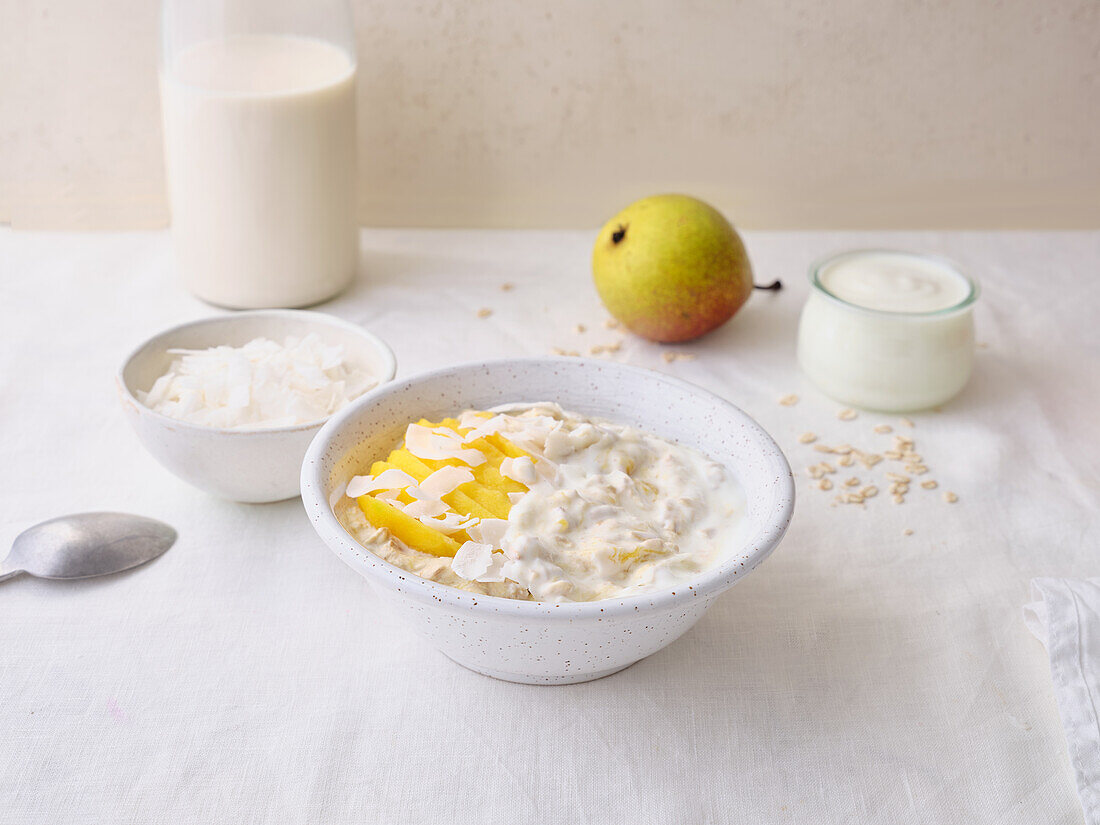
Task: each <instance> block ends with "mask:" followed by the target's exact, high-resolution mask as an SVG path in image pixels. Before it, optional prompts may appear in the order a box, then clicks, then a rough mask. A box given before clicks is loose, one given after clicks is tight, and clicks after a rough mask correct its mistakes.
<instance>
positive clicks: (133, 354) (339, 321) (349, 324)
mask: <svg viewBox="0 0 1100 825" xmlns="http://www.w3.org/2000/svg"><path fill="white" fill-rule="evenodd" d="M257 317H266V318H294V319H300V320H303V321H308V322H312V323H316V324H318V325H320V326H329V327H336V328H339V329H343V330H345V331H347V332H351V333H353V334H355V335H358V336H359V337H360V338H362V339H363V340H364V341H366V342H367V343H368V344H369V345H370V346H372V347H373V348H374V349H375V350H376V351H377V352H378V354H379V355H380V356H381V361H382V363H383V365H384V368H383V370H382V373H381V374H380V375H379V376H378V383H377V384H376V385H375V386H374V387H371V389H369V390H367V392H366V393H363V395H366V394H367V393H370V392H374V390H376V389H378V388H380V387H383V386H385V385H386V384H388V383H389V382H390V381H392V380H393V377H394V375H396V374H397V358H396V357H395V356H394V354H393V349H392V348H391V347H390V345H389V344H387V343H386V342H385V341H383V340H382V339H381V338H379V337H378V336H377V335H375V334H374V333H373V332H370V331H369V330H367V329H366V328H364V327H361V326H360V325H359V324H356V323H355V322H353V321H348V320H345V319H343V318H339V317H337V316H335V315H329V314H328V313H327V312H317V311H315V310H308V309H250V310H243V311H237V312H227V313H225V314H224V315H207V316H205V317H203V318H196V319H194V320H192V321H185V322H184V323H182V324H176V325H175V326H172V327H167V328H165V329H162V330H161V331H160V332H157V333H154V334H153V335H150V336H149V337H148V338H146V339H145V340H144V341H142V342H141V343H140V344H138V345H137V346H136V347H134V348H133V349H132V350H130V352H129V354H128V355H127V356H126V357H125V358H124V359H123V361H122V365H121V366H120V367H119V368H118V371H117V372H116V373H115V383H116V384H117V386H118V390H119V392H120V393H121V394H122V396H123V399H124V400H126V401H130V402H133V404H134V406H135V407H136V408H137V410H138V412H139V414H142V415H148V416H150V417H151V418H153V419H154V420H156V421H160V422H161V423H162V424H165V425H168V426H171V427H175V428H179V429H183V430H191V431H195V432H203V433H224V434H226V435H251V434H276V433H294V432H303V431H305V430H314V429H320V427H321V426H323V425H324V424H325V422H327V421H328V420H329V419H331V418H332V415H328V416H325V417H324V418H317V419H314V420H313V421H307V422H305V423H302V424H290V425H288V426H284V427H255V426H253V427H209V426H206V425H204V424H195V423H192V422H190V421H184V420H183V419H180V418H172V417H171V416H167V415H164V414H163V413H159V412H157V411H156V410H154V409H152V408H151V407H148V406H146V405H145V404H144V403H142V401H141V400H140V399H139V398H138V397H137V394H136V393H135V392H134V390H133V389H132V388H131V387H130V385H129V384H128V383H127V381H126V378H125V375H126V370H127V368H129V366H130V364H131V363H133V361H134V359H136V358H137V357H138V356H139V355H141V354H142V353H143V352H145V350H147V349H148V348H149V347H150V346H152V345H153V344H154V343H155V342H156V341H157V340H159V339H161V338H165V337H167V336H170V335H174V334H176V333H180V332H184V331H185V330H189V329H193V328H195V327H203V326H207V325H208V324H211V323H215V322H224V321H228V322H230V323H232V322H233V321H235V320H237V319H243V318H257ZM360 398H362V396H360ZM358 400H359V399H358V398H354V399H352V401H351V402H349V404H348V406H350V405H351V404H352V403H355V402H356V401H358ZM337 412H339V410H338V411H337ZM333 415H335V413H334V414H333Z"/></svg>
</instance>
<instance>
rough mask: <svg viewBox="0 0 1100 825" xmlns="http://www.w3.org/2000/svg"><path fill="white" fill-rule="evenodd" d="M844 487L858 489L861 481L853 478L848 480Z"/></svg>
mask: <svg viewBox="0 0 1100 825" xmlns="http://www.w3.org/2000/svg"><path fill="white" fill-rule="evenodd" d="M844 486H845V487H858V486H859V479H858V478H856V477H855V476H852V477H851V478H849V479H847V480H846V481H845V482H844Z"/></svg>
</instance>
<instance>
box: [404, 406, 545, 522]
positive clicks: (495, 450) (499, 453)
mask: <svg viewBox="0 0 1100 825" xmlns="http://www.w3.org/2000/svg"><path fill="white" fill-rule="evenodd" d="M418 423H419V424H421V425H423V426H425V427H447V428H448V429H451V430H454V431H455V432H457V433H458V434H459V435H465V434H466V433H468V432H470V428H469V427H459V425H458V420H457V419H455V418H444V419H443V420H442V421H441V422H439V423H438V424H433V423H432V422H430V421H427V420H425V419H423V418H422V419H420V421H419V422H418ZM466 446H467V447H473V448H474V449H475V450H479V451H480V452H481V454H482V455H484V456H485V459H486V462H485V463H484V464H482V465H480V466H478V467H471V468H470V469H471V471H472V472H473V474H474V478H475V479H476V480H477V481H478V482H480V483H481V484H483V485H485V486H486V487H489V488H490V489H493V490H500V491H502V492H504V493H526V492H527V486H526V485H525V484H521V483H520V482H518V481H515V480H513V479H510V478H506V477H505V476H503V475H501V473H500V463H501V462H502V461H503V460H504V459H505V458H508V456H507V455H506V454H505V453H504V451H503V450H501V449H500V448H499V447H497V446H496V445H495V444H493V443H492V442H491V441H489V440H487V439H485V438H478V439H476V440H474V441H469V442H467V443H466ZM517 449H518V448H517ZM520 453H521V454H523V455H526V453H524V452H523V451H522V450H520ZM446 463H448V464H454V465H458V466H461V462H459V461H458V460H451V461H448V462H446ZM509 504H510V502H509Z"/></svg>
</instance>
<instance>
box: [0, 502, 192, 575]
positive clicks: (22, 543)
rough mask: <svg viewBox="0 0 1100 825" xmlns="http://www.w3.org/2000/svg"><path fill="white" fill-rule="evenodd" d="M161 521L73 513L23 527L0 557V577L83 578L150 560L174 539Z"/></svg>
mask: <svg viewBox="0 0 1100 825" xmlns="http://www.w3.org/2000/svg"><path fill="white" fill-rule="evenodd" d="M176 535H177V534H176V531H175V530H174V529H172V528H171V527H169V526H168V525H167V524H165V523H164V522H161V521H156V520H155V519H151V518H145V517H144V516H134V515H130V514H129V513H76V514H74V515H70V516H61V517H59V518H54V519H50V520H49V521H44V522H42V523H41V524H36V525H35V526H34V527H30V528H28V529H27V530H24V531H23V532H22V533H20V534H19V535H18V536H16V538H15V541H14V542H13V543H12V546H11V552H10V553H8V557H7V558H6V559H4V561H3V562H0V581H3V580H4V579H10V578H13V577H14V576H18V575H19V574H20V573H27V574H29V575H31V576H35V577H37V578H40V579H88V578H91V577H93V576H106V575H109V574H111V573H121V572H122V571H123V570H129V569H130V568H132V567H137V566H138V565H141V564H145V562H147V561H152V560H153V559H155V558H156V557H157V556H159V555H161V554H162V553H164V551H165V550H167V549H168V548H169V547H171V546H172V545H173V544H174V543H175V541H176Z"/></svg>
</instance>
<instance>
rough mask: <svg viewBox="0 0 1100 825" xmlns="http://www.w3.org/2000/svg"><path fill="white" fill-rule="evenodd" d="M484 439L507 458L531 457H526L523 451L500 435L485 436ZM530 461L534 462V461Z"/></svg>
mask: <svg viewBox="0 0 1100 825" xmlns="http://www.w3.org/2000/svg"><path fill="white" fill-rule="evenodd" d="M485 439H486V440H487V441H488V442H489V443H490V444H492V445H493V446H495V447H496V448H497V449H498V450H500V451H501V452H502V453H504V454H505V455H506V456H508V457H509V458H523V457H524V456H527V457H528V458H531V456H530V455H528V454H527V453H526V452H525V451H524V450H521V449H520V448H519V447H517V446H516V445H515V444H513V443H512V442H511V441H509V440H508V439H507V438H505V437H504V436H502V435H501V434H500V433H493V434H492V435H487V436H485ZM531 460H532V461H534V459H531Z"/></svg>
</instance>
